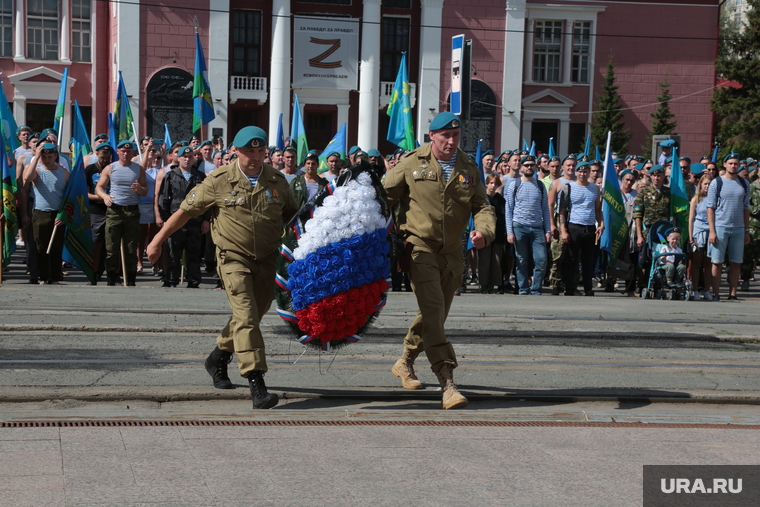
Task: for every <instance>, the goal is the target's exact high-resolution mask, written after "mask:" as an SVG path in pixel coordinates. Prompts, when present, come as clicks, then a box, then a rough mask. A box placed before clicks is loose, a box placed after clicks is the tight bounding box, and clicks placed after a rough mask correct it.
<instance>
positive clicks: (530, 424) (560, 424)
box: [0, 420, 760, 430]
mask: <svg viewBox="0 0 760 507" xmlns="http://www.w3.org/2000/svg"><path fill="white" fill-rule="evenodd" d="M141 426H142V427H154V426H175V427H187V426H200V427H204V426H464V427H467V426H481V427H508V428H657V429H737V430H760V425H751V424H746V425H744V424H667V423H642V422H629V423H626V422H571V421H343V420H337V421H160V420H158V421H11V422H0V428H103V427H141Z"/></svg>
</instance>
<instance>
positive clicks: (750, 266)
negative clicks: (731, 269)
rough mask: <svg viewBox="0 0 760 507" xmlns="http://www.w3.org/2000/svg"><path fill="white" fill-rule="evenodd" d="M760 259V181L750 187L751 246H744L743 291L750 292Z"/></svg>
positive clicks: (754, 182)
mask: <svg viewBox="0 0 760 507" xmlns="http://www.w3.org/2000/svg"><path fill="white" fill-rule="evenodd" d="M758 257H760V180H757V179H756V180H755V181H753V182H752V184H751V185H750V186H749V244H747V245H744V262H742V268H741V274H742V290H749V279H750V278H752V272H753V271H754V270H755V261H757V259H758Z"/></svg>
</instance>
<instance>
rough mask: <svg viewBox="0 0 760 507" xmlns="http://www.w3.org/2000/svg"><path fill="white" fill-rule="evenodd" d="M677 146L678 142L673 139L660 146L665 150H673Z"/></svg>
mask: <svg viewBox="0 0 760 507" xmlns="http://www.w3.org/2000/svg"><path fill="white" fill-rule="evenodd" d="M675 145H676V142H675V141H674V140H672V139H665V140H664V141H663V142H661V143H660V146H662V147H663V148H672V147H673V146H675Z"/></svg>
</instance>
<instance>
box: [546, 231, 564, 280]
mask: <svg viewBox="0 0 760 507" xmlns="http://www.w3.org/2000/svg"><path fill="white" fill-rule="evenodd" d="M551 254H552V256H551V259H552V264H551V268H550V269H549V283H550V284H551V286H552V288H554V287H559V284H560V282H562V266H563V263H564V261H565V257H566V256H567V243H564V242H563V241H562V239H560V238H554V237H552V242H551Z"/></svg>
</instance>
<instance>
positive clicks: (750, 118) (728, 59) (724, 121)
mask: <svg viewBox="0 0 760 507" xmlns="http://www.w3.org/2000/svg"><path fill="white" fill-rule="evenodd" d="M747 2H748V4H749V9H748V11H747V23H746V26H745V27H744V29H743V30H742V31H740V32H730V31H724V32H723V33H722V34H721V37H722V48H721V49H722V50H721V51H720V52H719V54H718V59H717V61H716V71H717V73H718V76H720V77H722V78H724V79H726V80H728V81H734V82H736V83H738V85H739V86H738V87H736V86H732V85H729V86H723V87H719V88H717V89H716V90H715V93H714V95H713V99H712V110H713V112H714V113H715V115H716V122H717V131H716V134H717V140H718V142H719V143H720V144H721V145H722V147H721V157H722V156H723V153H724V152H725V153H728V152H729V151H731V150H733V151H736V152H738V153H741V154H743V155H745V154H746V156H752V155H758V154H760V80H758V76H760V0H747ZM724 26H729V24H728V23H724Z"/></svg>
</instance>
